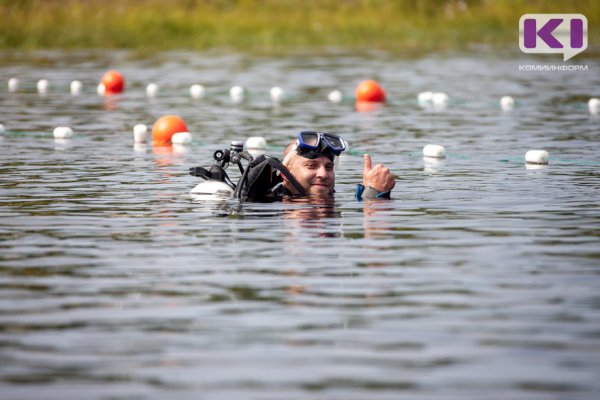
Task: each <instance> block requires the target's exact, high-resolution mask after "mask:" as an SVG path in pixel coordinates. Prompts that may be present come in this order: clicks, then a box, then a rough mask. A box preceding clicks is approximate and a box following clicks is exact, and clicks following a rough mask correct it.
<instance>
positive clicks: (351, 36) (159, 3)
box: [0, 0, 600, 52]
mask: <svg viewBox="0 0 600 400" xmlns="http://www.w3.org/2000/svg"><path fill="white" fill-rule="evenodd" d="M532 12H546V13H548V12H552V13H558V12H565V13H567V12H568V13H582V14H584V15H586V16H587V18H588V21H589V27H590V32H589V42H590V45H593V44H594V43H598V39H600V38H599V34H598V33H599V31H600V30H599V29H597V28H595V27H597V26H598V24H599V23H600V2H598V1H597V0H581V1H572V2H559V1H542V0H529V1H524V0H517V1H508V0H498V1H494V0H472V1H459V0H397V1H383V0H370V1H369V0H321V1H317V0H312V1H311V0H306V1H301V2H297V3H296V2H291V1H284V0H266V1H259V0H238V1H235V0H212V1H194V0H79V1H75V0H16V1H15V0H0V15H2V16H3V22H2V24H0V48H15V49H16V48H18V49H38V48H136V49H148V50H161V49H179V48H185V49H198V50H200V49H210V48H223V47H225V48H233V49H239V50H248V51H255V52H281V51H286V50H288V49H294V48H304V47H325V46H335V47H346V48H378V49H386V50H392V51H393V50H407V49H419V50H435V49H443V48H461V47H463V46H466V45H469V44H488V45H509V44H512V43H516V41H517V40H518V21H519V17H520V16H521V15H522V14H525V13H532Z"/></svg>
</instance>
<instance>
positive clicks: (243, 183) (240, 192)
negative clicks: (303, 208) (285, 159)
mask: <svg viewBox="0 0 600 400" xmlns="http://www.w3.org/2000/svg"><path fill="white" fill-rule="evenodd" d="M265 170H266V171H265ZM263 171H264V173H263ZM274 171H278V172H279V173H281V174H283V175H284V176H285V178H286V180H287V181H289V182H290V185H291V190H290V191H291V193H292V195H294V196H305V195H306V191H305V190H304V188H303V187H302V185H301V184H300V183H299V182H298V180H297V179H296V178H295V177H294V176H293V175H292V174H291V173H290V171H289V170H288V169H287V168H286V166H285V165H283V164H282V163H281V161H279V160H278V159H277V158H275V157H269V156H266V155H264V154H263V155H260V156H259V157H257V158H256V159H254V160H253V161H252V162H250V163H249V164H248V167H246V170H245V171H244V174H243V175H242V177H241V178H240V181H239V182H238V184H237V186H236V189H235V192H234V194H233V196H234V197H237V198H240V199H242V200H246V199H247V198H248V195H250V197H256V198H260V197H261V196H265V195H266V193H258V192H263V191H264V192H266V189H267V188H266V187H265V185H268V182H260V180H261V179H262V180H265V179H266V180H268V181H269V182H271V183H272V181H271V174H272V173H273V172H274ZM268 189H271V187H268Z"/></svg>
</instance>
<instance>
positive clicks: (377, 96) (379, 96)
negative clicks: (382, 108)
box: [354, 80, 385, 103]
mask: <svg viewBox="0 0 600 400" xmlns="http://www.w3.org/2000/svg"><path fill="white" fill-rule="evenodd" d="M354 96H355V97H356V101H362V102H371V103H384V102H385V92H384V91H383V89H382V88H381V86H379V83H377V82H376V81H374V80H367V81H362V82H361V83H359V84H358V86H356V91H355V92H354Z"/></svg>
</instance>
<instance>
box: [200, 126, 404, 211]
mask: <svg viewBox="0 0 600 400" xmlns="http://www.w3.org/2000/svg"><path fill="white" fill-rule="evenodd" d="M346 147H347V145H346V141H345V140H344V139H343V138H341V137H340V136H338V135H334V134H331V133H323V132H315V131H301V132H300V133H299V134H298V137H297V139H296V140H295V141H294V142H292V143H290V144H289V145H288V146H287V147H286V149H285V151H284V158H283V161H279V159H277V158H275V157H270V156H267V155H264V154H262V155H260V156H258V157H257V158H253V156H252V155H251V154H250V153H248V152H247V151H243V144H242V143H241V142H232V146H231V148H230V149H228V150H217V151H216V152H215V154H214V159H215V164H213V165H212V166H211V168H210V170H207V169H205V168H202V167H194V168H190V175H193V176H199V177H202V178H204V179H206V180H207V182H204V184H200V185H198V186H197V187H196V188H194V189H193V190H192V193H195V194H210V195H214V194H215V193H219V192H220V194H221V196H223V197H231V196H232V197H235V198H239V199H240V200H242V201H258V202H269V201H281V200H283V199H286V198H296V197H315V198H327V197H332V196H333V194H334V193H335V189H334V187H335V171H334V165H335V162H336V159H337V157H339V156H340V154H341V153H342V152H343V151H344V150H346ZM242 159H245V160H247V161H248V165H247V166H246V168H245V169H244V167H243V166H242V162H241V160H242ZM229 163H234V164H237V165H238V168H239V170H240V174H241V178H240V180H239V181H238V183H237V184H234V183H233V182H232V181H231V180H230V179H229V176H228V175H227V172H226V171H225V169H226V168H227V165H228V164H229ZM209 182H210V183H213V184H214V183H218V188H219V189H215V188H214V185H213V186H211V187H210V188H208V185H205V184H206V183H209ZM395 184H396V181H395V179H394V176H393V175H392V173H391V172H390V170H389V169H388V168H386V167H384V166H382V165H380V164H377V165H376V166H375V167H373V166H372V161H371V157H370V156H369V155H368V154H365V155H364V169H363V181H362V183H360V184H358V185H357V188H356V193H355V196H356V198H357V199H359V200H361V199H363V198H364V199H375V198H380V199H389V198H390V192H391V190H392V189H393V188H394V186H395ZM205 186H206V187H205ZM215 190H216V191H215Z"/></svg>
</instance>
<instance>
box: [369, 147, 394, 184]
mask: <svg viewBox="0 0 600 400" xmlns="http://www.w3.org/2000/svg"><path fill="white" fill-rule="evenodd" d="M364 158H365V168H364V170H363V185H364V186H365V187H369V186H370V187H372V188H373V189H375V190H377V191H378V192H380V193H381V192H389V191H390V190H392V189H393V188H394V186H396V180H395V179H394V175H392V173H391V172H390V169H389V168H386V167H384V166H383V165H381V164H377V165H375V167H374V168H373V166H372V163H371V156H369V155H368V154H365V155H364Z"/></svg>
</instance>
